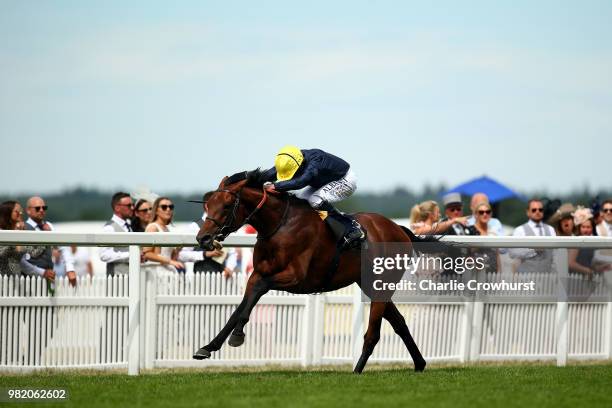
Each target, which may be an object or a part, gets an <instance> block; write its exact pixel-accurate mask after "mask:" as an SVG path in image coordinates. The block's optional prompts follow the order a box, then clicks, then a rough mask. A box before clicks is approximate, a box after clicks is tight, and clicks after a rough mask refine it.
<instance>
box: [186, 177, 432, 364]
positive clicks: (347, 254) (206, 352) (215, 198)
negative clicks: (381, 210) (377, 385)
mask: <svg viewBox="0 0 612 408" xmlns="http://www.w3.org/2000/svg"><path fill="white" fill-rule="evenodd" d="M263 181H264V180H261V172H260V171H259V169H257V170H253V171H250V172H242V173H236V174H234V175H233V176H230V177H224V178H223V180H222V181H221V183H220V184H219V187H218V189H217V190H215V191H214V192H213V193H212V195H210V197H209V198H208V201H207V206H208V211H207V218H206V220H205V222H204V223H203V225H202V227H201V229H200V231H199V232H198V235H197V241H198V243H199V244H200V246H201V247H202V248H204V249H206V250H212V249H213V248H215V246H216V245H218V243H217V241H222V240H223V239H225V238H226V237H227V235H228V234H230V233H232V232H234V231H236V230H238V228H240V227H241V226H242V225H244V224H247V223H248V224H250V225H252V226H253V227H254V228H255V229H256V230H257V231H258V235H257V243H256V244H255V248H254V253H253V266H254V270H253V273H252V274H251V275H250V277H249V279H248V282H247V286H246V290H245V293H244V297H243V299H242V301H241V303H240V304H239V305H238V307H237V308H236V310H235V311H234V312H233V313H232V315H231V317H230V318H229V320H228V321H227V323H226V324H225V326H224V327H223V328H222V329H221V331H220V332H219V333H218V334H217V336H216V337H215V338H214V339H213V340H212V341H211V342H210V343H209V344H207V345H205V346H203V347H202V348H200V349H199V350H198V351H197V352H196V353H195V354H194V356H193V357H194V358H195V359H199V360H201V359H205V358H209V357H210V356H211V353H212V352H214V351H217V350H219V349H220V348H221V346H222V344H223V342H224V341H225V340H226V339H227V338H228V337H229V341H228V344H229V345H230V346H233V347H238V346H240V345H242V343H243V342H244V339H245V333H244V327H245V325H246V324H247V322H248V321H249V315H250V314H251V311H252V310H253V307H255V305H256V304H257V302H258V301H259V299H260V298H261V297H262V296H263V295H264V294H265V293H266V292H268V291H269V290H284V291H287V292H290V293H299V294H312V293H320V292H328V291H333V290H337V289H340V288H343V287H345V286H348V285H351V284H352V283H354V282H356V283H357V284H358V285H360V287H362V289H363V286H362V282H361V268H360V262H361V257H360V251H359V250H355V249H353V250H346V251H342V252H338V248H337V246H336V241H337V239H336V237H335V235H334V233H333V232H332V231H331V229H330V228H329V227H328V226H327V225H326V223H324V222H322V221H321V218H320V216H319V214H318V213H317V212H316V211H315V210H313V209H312V208H311V207H310V205H308V203H307V202H306V201H304V200H300V199H298V198H296V197H294V196H292V195H290V194H278V193H277V194H271V193H268V192H267V191H266V190H265V189H264V188H263ZM354 217H355V218H356V219H357V221H359V223H360V224H361V225H362V226H363V228H365V229H366V230H367V237H368V238H367V239H368V242H373V243H377V242H403V243H408V244H409V245H412V244H410V243H411V242H424V241H429V240H430V239H427V238H422V237H416V236H415V235H414V234H413V233H412V232H411V231H410V230H408V229H407V228H403V227H400V226H399V225H397V224H395V223H394V222H393V221H391V220H389V219H387V218H385V217H383V216H381V215H379V214H374V213H357V214H355V215H354ZM383 318H385V319H387V321H388V322H389V323H390V324H391V326H392V327H393V330H394V331H395V333H397V334H398V335H399V336H400V337H401V339H402V341H403V342H404V344H405V345H406V348H407V349H408V352H409V353H410V356H411V357H412V361H413V362H414V369H415V371H423V370H424V369H425V365H426V362H425V359H424V358H423V356H422V355H421V352H420V351H419V348H418V347H417V345H416V343H415V341H414V339H413V338H412V335H411V334H410V330H408V326H407V325H406V322H405V320H404V318H403V316H402V315H401V314H400V312H399V311H398V309H397V307H396V306H395V304H394V303H393V302H392V301H391V300H388V301H374V300H372V303H371V307H370V315H369V321H368V328H367V331H366V333H365V336H364V343H363V349H362V352H361V356H360V358H359V360H358V362H357V364H356V366H355V368H354V372H355V373H361V372H362V371H363V369H364V367H365V365H366V363H367V361H368V358H369V357H370V355H371V354H372V352H373V351H374V347H375V346H376V343H377V342H378V340H379V339H380V327H381V323H382V319H383ZM230 334H231V335H230Z"/></svg>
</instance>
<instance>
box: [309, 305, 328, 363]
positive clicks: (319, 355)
mask: <svg viewBox="0 0 612 408" xmlns="http://www.w3.org/2000/svg"><path fill="white" fill-rule="evenodd" d="M325 296H326V295H323V294H321V295H316V296H314V310H313V314H314V319H313V328H312V340H313V341H312V364H314V365H319V364H321V361H322V359H323V337H324V336H325Z"/></svg>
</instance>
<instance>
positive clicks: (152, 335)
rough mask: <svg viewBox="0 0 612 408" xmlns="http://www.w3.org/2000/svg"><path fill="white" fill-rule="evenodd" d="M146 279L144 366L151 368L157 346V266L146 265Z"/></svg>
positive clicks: (144, 298) (144, 277)
mask: <svg viewBox="0 0 612 408" xmlns="http://www.w3.org/2000/svg"><path fill="white" fill-rule="evenodd" d="M142 273H143V275H144V276H143V277H142V278H143V280H144V281H145V292H144V294H143V295H142V299H143V303H142V308H143V310H144V311H145V313H144V314H145V319H144V320H143V321H142V324H144V341H143V343H144V361H143V362H141V363H142V365H143V366H144V368H147V369H151V368H153V366H154V362H155V347H156V346H157V343H156V340H157V325H156V323H157V315H156V312H157V303H156V295H157V268H156V267H151V266H149V267H145V268H144V270H143V271H142ZM141 344H142V343H141Z"/></svg>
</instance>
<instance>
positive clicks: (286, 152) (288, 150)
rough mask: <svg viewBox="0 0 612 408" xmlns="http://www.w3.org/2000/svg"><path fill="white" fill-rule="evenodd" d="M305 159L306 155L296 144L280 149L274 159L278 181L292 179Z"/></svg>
mask: <svg viewBox="0 0 612 408" xmlns="http://www.w3.org/2000/svg"><path fill="white" fill-rule="evenodd" d="M303 161H304V155H303V154H302V151H301V150H300V149H299V148H297V147H295V146H285V147H283V148H282V149H280V151H279V152H278V154H277V155H276V159H275V160H274V167H276V177H277V178H278V181H285V180H291V178H293V176H294V175H295V172H297V171H298V169H299V168H300V166H301V165H302V162H303Z"/></svg>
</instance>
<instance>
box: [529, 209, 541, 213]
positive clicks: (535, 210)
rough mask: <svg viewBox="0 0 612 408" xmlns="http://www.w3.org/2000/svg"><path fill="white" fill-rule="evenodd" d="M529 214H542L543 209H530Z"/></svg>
mask: <svg viewBox="0 0 612 408" xmlns="http://www.w3.org/2000/svg"><path fill="white" fill-rule="evenodd" d="M531 212H532V213H537V212H541V213H543V212H544V209H543V208H532V209H531Z"/></svg>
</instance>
